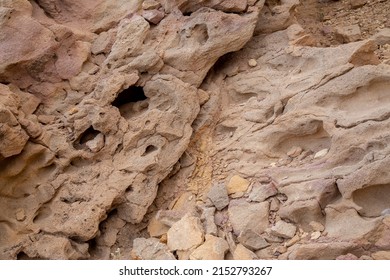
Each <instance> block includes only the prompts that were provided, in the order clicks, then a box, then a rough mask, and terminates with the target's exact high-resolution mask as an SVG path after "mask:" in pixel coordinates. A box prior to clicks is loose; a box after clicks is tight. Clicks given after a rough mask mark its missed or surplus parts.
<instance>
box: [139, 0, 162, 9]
mask: <svg viewBox="0 0 390 280" xmlns="http://www.w3.org/2000/svg"><path fill="white" fill-rule="evenodd" d="M160 7H161V3H160V2H158V1H155V0H144V1H142V9H144V10H154V9H158V8H160Z"/></svg>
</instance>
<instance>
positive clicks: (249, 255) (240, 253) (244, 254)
mask: <svg viewBox="0 0 390 280" xmlns="http://www.w3.org/2000/svg"><path fill="white" fill-rule="evenodd" d="M233 258H234V260H236V261H237V260H257V255H256V254H255V253H253V252H252V251H251V250H249V249H247V248H245V246H243V245H241V244H238V245H237V247H236V250H234V252H233Z"/></svg>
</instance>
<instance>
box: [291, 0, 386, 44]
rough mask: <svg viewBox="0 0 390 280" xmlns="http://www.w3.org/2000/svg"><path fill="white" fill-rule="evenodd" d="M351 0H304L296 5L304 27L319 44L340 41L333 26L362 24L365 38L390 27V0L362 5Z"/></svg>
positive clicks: (379, 0)
mask: <svg viewBox="0 0 390 280" xmlns="http://www.w3.org/2000/svg"><path fill="white" fill-rule="evenodd" d="M351 1H354V0H342V1H327V2H324V3H321V2H319V1H318V0H303V1H301V4H300V5H299V7H298V8H297V20H298V22H299V24H301V26H302V27H303V28H305V30H306V31H307V32H308V33H310V34H312V35H313V36H314V37H315V38H316V39H317V42H318V43H317V46H318V47H331V46H337V45H339V44H341V43H340V42H338V41H337V40H336V39H335V36H334V29H335V28H336V27H340V26H349V25H354V24H357V25H359V27H360V29H361V33H362V39H367V38H369V37H371V36H372V35H374V34H376V33H377V32H378V30H379V29H383V28H386V27H390V1H388V0H368V1H367V2H366V4H364V5H363V6H362V7H359V8H355V9H354V8H352V6H351Z"/></svg>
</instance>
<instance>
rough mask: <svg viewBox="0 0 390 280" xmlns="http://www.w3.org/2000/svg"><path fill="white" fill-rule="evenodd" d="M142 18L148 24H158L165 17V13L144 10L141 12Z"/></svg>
mask: <svg viewBox="0 0 390 280" xmlns="http://www.w3.org/2000/svg"><path fill="white" fill-rule="evenodd" d="M142 16H143V17H144V18H145V19H146V20H147V21H149V22H150V23H153V24H158V23H159V22H160V21H161V20H162V19H163V18H164V17H165V13H164V12H163V11H160V10H146V11H143V12H142Z"/></svg>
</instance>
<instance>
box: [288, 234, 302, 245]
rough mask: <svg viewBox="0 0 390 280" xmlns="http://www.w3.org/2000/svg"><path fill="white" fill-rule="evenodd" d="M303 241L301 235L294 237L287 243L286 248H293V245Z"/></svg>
mask: <svg viewBox="0 0 390 280" xmlns="http://www.w3.org/2000/svg"><path fill="white" fill-rule="evenodd" d="M300 240H301V238H300V237H299V235H294V237H293V238H291V239H290V240H289V241H287V242H286V243H285V244H284V246H286V247H291V246H292V245H294V244H295V243H297V242H299V241H300Z"/></svg>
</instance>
